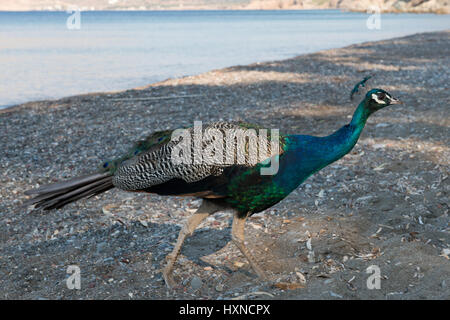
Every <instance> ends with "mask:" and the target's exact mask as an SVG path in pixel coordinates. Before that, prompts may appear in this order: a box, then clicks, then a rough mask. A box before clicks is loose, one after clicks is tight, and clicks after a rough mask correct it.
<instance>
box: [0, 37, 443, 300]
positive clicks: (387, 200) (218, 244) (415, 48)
mask: <svg viewBox="0 0 450 320" xmlns="http://www.w3.org/2000/svg"><path fill="white" fill-rule="evenodd" d="M367 75H372V76H373V82H371V83H369V85H370V86H371V87H379V88H382V89H385V90H387V91H388V92H390V93H392V94H393V95H394V96H396V97H398V98H400V99H401V100H402V101H403V102H404V104H403V105H399V106H392V107H389V108H386V109H385V110H382V111H380V112H378V113H376V114H375V115H373V116H372V117H371V118H370V119H369V121H368V123H367V125H366V127H365V129H364V131H363V133H362V136H361V138H360V140H359V142H358V144H357V145H356V147H355V148H354V149H353V150H352V151H351V153H349V154H348V155H346V156H345V157H344V158H343V159H341V160H339V161H338V162H335V163H334V164H332V165H330V166H329V167H326V168H324V169H323V170H321V171H320V172H318V173H317V174H315V175H314V176H312V177H311V178H309V179H308V180H307V181H306V182H305V183H304V184H302V185H301V186H300V187H299V188H298V189H297V190H296V191H295V192H293V193H292V194H291V195H290V196H289V197H288V198H286V199H285V200H283V201H282V202H280V203H279V204H277V205H276V206H274V207H272V208H270V209H268V210H266V211H264V212H262V213H259V214H256V215H254V216H252V217H251V218H250V219H249V220H248V223H247V226H246V237H247V242H248V247H249V248H250V250H251V251H252V252H253V253H254V255H255V256H256V258H257V260H258V261H259V263H260V265H261V266H263V267H264V268H265V270H267V272H268V273H269V274H270V275H271V278H272V279H273V281H272V282H271V283H264V282H261V281H259V280H258V279H257V278H256V276H255V275H254V274H253V272H252V270H251V268H250V266H249V265H248V263H247V261H246V260H245V258H244V257H243V256H242V255H241V254H240V252H239V251H238V249H237V248H236V247H235V246H234V245H233V244H232V243H231V242H230V240H231V236H230V232H231V218H232V215H231V213H230V212H223V213H218V214H215V215H214V216H212V217H210V218H208V219H207V220H206V221H205V222H204V223H203V224H202V225H201V226H200V227H199V229H197V231H196V233H195V234H194V235H193V236H192V237H191V238H189V239H188V240H187V241H186V243H185V246H184V248H183V250H182V255H181V256H180V258H179V260H178V263H177V264H176V267H175V273H174V276H175V279H176V280H177V281H178V283H179V286H178V287H177V288H176V289H175V290H173V291H169V290H168V289H167V288H166V287H165V285H164V281H163V279H162V276H161V273H160V272H159V269H160V268H161V267H162V266H163V265H164V257H165V255H166V254H167V253H169V252H170V251H171V250H172V248H173V244H174V241H175V240H176V237H177V235H178V232H179V230H180V227H181V225H182V224H183V223H184V221H185V220H186V218H187V217H188V216H190V215H191V214H192V213H193V212H195V209H196V208H197V207H198V206H199V205H200V200H197V199H194V198H189V197H188V198H177V197H160V196H156V195H149V194H136V193H126V192H123V191H119V190H116V189H114V190H111V191H108V192H107V193H105V194H102V195H100V196H97V197H94V198H91V199H86V200H81V201H78V202H76V203H73V204H70V205H68V206H66V207H64V208H63V209H60V210H52V211H40V210H33V208H24V207H23V206H21V205H22V203H23V202H24V201H25V200H26V199H27V197H26V196H25V195H24V191H25V190H28V189H30V188H34V187H38V186H39V185H43V184H47V183H51V182H55V181H59V180H63V179H68V178H71V177H74V176H77V175H82V174H88V173H91V172H93V171H95V170H96V168H98V166H99V165H100V164H101V163H102V162H103V161H105V160H108V159H113V158H115V157H118V156H120V155H121V154H122V153H123V152H125V151H126V150H127V148H129V147H130V146H131V145H132V144H133V142H134V141H136V140H139V139H142V138H144V137H145V136H147V135H148V134H150V133H151V132H153V131H157V130H164V129H171V128H178V127H183V126H191V125H193V123H194V120H196V121H197V120H201V121H203V122H204V123H207V122H213V121H219V120H245V121H248V122H252V123H257V124H259V125H262V126H264V127H266V128H274V129H279V130H280V132H284V133H300V134H309V135H318V136H324V135H328V134H330V133H332V132H334V131H335V130H337V129H338V128H340V127H341V126H343V125H345V124H346V123H348V122H349V120H350V119H349V118H350V117H351V115H352V113H353V111H354V110H355V108H356V106H357V104H358V103H359V101H360V100H361V96H360V95H359V96H357V97H356V98H355V99H354V100H353V101H351V100H350V91H351V90H352V88H353V86H354V85H355V84H356V83H357V82H358V81H361V80H362V79H363V78H364V77H365V76H367ZM449 83H450V31H444V32H433V33H423V34H415V35H411V36H407V37H402V38H395V39H390V40H384V41H377V42H367V43H362V44H355V45H351V46H348V47H344V48H337V49H331V50H326V51H320V52H317V53H313V54H307V55H301V56H298V57H295V58H292V59H287V60H282V61H269V62H264V63H257V64H251V65H241V66H240V65H239V66H234V67H230V68H225V69H221V70H212V71H210V72H207V73H204V74H200V75H196V76H188V77H183V78H177V79H168V80H166V81H163V82H158V83H154V84H150V85H148V86H145V87H140V88H134V89H130V90H125V91H120V92H102V93H92V94H85V95H79V96H72V97H66V98H63V99H59V100H51V101H36V102H29V103H25V104H22V105H18V106H15V107H12V108H8V109H3V110H0V132H1V136H2V139H1V140H0V150H2V156H1V158H2V161H1V162H0V171H1V176H0V198H1V201H0V288H1V290H0V298H1V299H244V298H245V299H256V298H264V299H449V298H450V283H449V279H450V261H449V254H450V251H449V250H450V249H449V246H450V236H449V231H450V229H449V218H448V212H449V205H448V204H449V203H450V200H449V191H450V184H449V178H448V177H449V171H450V112H449V110H450V109H449V105H450V95H449ZM70 265H77V266H79V268H80V269H81V274H82V285H81V289H80V290H70V289H68V288H67V286H66V279H67V277H68V274H67V272H66V271H67V267H68V266H70ZM371 265H377V266H378V267H379V268H380V270H381V275H382V278H381V279H382V280H381V287H380V288H379V289H369V288H368V287H367V277H368V276H369V275H368V274H367V273H366V270H367V268H368V267H369V266H371Z"/></svg>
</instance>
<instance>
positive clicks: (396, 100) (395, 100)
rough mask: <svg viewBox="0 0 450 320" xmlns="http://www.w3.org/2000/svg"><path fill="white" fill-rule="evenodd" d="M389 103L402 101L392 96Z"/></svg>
mask: <svg viewBox="0 0 450 320" xmlns="http://www.w3.org/2000/svg"><path fill="white" fill-rule="evenodd" d="M389 104H403V102H402V101H400V100H399V99H397V98H394V97H392V98H391V101H390V103H389Z"/></svg>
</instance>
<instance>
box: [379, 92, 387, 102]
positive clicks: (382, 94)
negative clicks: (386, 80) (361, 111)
mask: <svg viewBox="0 0 450 320" xmlns="http://www.w3.org/2000/svg"><path fill="white" fill-rule="evenodd" d="M384 98H386V94H385V93H383V92H380V93H379V94H378V99H380V100H384Z"/></svg>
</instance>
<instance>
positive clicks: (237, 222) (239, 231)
mask: <svg viewBox="0 0 450 320" xmlns="http://www.w3.org/2000/svg"><path fill="white" fill-rule="evenodd" d="M246 220H247V217H244V218H242V217H239V216H238V215H237V214H235V215H234V219H233V227H232V229H231V238H232V239H233V243H234V244H235V245H236V246H237V247H238V248H239V250H241V252H242V254H243V255H244V256H245V257H246V258H247V260H248V262H250V265H251V266H252V268H253V270H254V271H255V272H256V274H257V275H258V276H259V277H260V278H262V279H264V280H266V279H267V276H266V274H265V272H264V271H263V270H262V269H261V267H260V266H258V264H257V263H256V260H255V258H254V257H253V255H252V254H251V253H250V251H249V250H248V249H247V247H246V245H245V236H244V230H245V221H246Z"/></svg>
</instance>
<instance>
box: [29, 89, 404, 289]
mask: <svg viewBox="0 0 450 320" xmlns="http://www.w3.org/2000/svg"><path fill="white" fill-rule="evenodd" d="M399 103H401V102H400V100H398V99H396V98H394V97H393V96H392V95H391V94H389V93H388V92H386V91H385V90H382V89H371V90H369V91H368V92H367V94H366V95H365V96H364V98H363V100H362V101H361V102H360V104H359V105H358V107H357V108H356V111H355V112H354V114H353V117H352V119H351V121H350V123H349V124H347V125H344V126H343V127H342V128H340V129H339V130H337V131H336V132H334V133H332V134H330V135H328V136H324V137H316V136H309V135H298V134H280V133H278V134H276V132H275V133H272V132H271V134H270V142H269V139H268V138H267V139H266V140H264V139H262V140H257V142H256V144H257V145H258V147H259V148H260V149H261V150H262V149H265V150H266V151H268V152H269V153H266V154H267V159H264V161H261V159H256V161H255V159H254V157H251V156H250V155H251V154H252V148H251V147H252V146H251V143H250V142H251V141H255V140H251V139H250V138H251V137H250V135H249V136H248V137H247V138H248V139H247V138H246V137H244V143H243V148H242V149H243V151H242V152H243V153H241V156H242V157H241V158H240V160H241V161H237V156H236V157H235V156H233V155H231V156H230V157H229V160H230V159H231V160H232V161H223V162H220V161H219V162H218V161H216V162H214V161H212V160H211V157H209V158H207V157H206V158H207V159H206V160H205V159H202V160H203V161H198V159H195V157H196V154H195V152H194V154H192V153H189V147H191V148H192V149H193V148H194V147H195V146H194V144H195V141H194V140H195V139H191V138H192V137H194V136H195V135H196V134H203V135H204V136H206V137H207V138H206V139H203V140H201V143H200V147H204V148H203V149H202V148H200V149H198V150H203V151H204V150H206V149H208V148H209V149H208V150H209V151H211V152H210V154H211V155H213V158H214V156H216V158H215V159H221V157H222V156H224V157H225V156H227V157H228V156H229V155H230V154H228V152H229V150H232V148H225V149H223V148H222V149H220V148H217V149H214V148H210V147H211V145H216V146H218V145H220V142H223V140H225V135H224V133H227V134H228V133H229V132H234V133H236V132H248V131H249V130H250V131H251V130H254V131H256V130H260V131H259V132H261V130H263V128H261V127H259V126H257V125H254V124H249V123H245V122H239V121H238V122H223V121H221V122H213V123H210V124H208V125H206V126H205V127H202V128H200V129H201V130H200V131H198V130H197V132H195V131H196V130H195V128H193V127H190V128H180V129H177V130H166V131H158V132H154V133H152V134H150V135H149V136H148V137H147V138H145V139H144V140H141V141H138V142H137V143H135V144H134V145H133V146H132V148H131V149H130V150H129V151H128V152H127V153H126V154H124V155H123V156H122V157H120V158H117V159H114V160H111V161H106V162H104V163H102V164H101V166H100V168H99V169H98V170H97V171H96V172H95V173H93V174H90V175H86V176H82V177H77V178H74V179H71V180H68V181H63V182H58V183H54V184H49V185H45V186H42V187H39V188H37V189H32V190H28V191H26V192H25V194H26V195H33V196H34V197H33V198H31V199H29V200H27V201H26V202H25V205H34V206H35V208H43V209H44V210H50V209H58V208H61V207H63V206H65V205H67V204H68V203H71V202H73V201H76V200H79V199H81V198H87V197H92V196H95V195H98V194H100V193H103V192H105V191H107V190H109V189H112V188H118V189H122V190H125V191H133V192H147V193H153V194H158V195H165V196H193V197H197V198H201V199H202V203H201V205H200V207H199V208H198V210H197V211H196V212H195V213H194V214H193V215H192V216H191V217H189V218H188V219H187V221H186V222H185V224H184V226H183V227H182V228H181V231H180V233H179V235H178V239H177V242H176V244H175V246H174V248H173V251H172V252H171V253H170V254H168V255H167V257H166V261H167V263H166V265H165V267H164V268H163V270H162V274H163V277H164V280H165V282H166V285H167V286H168V287H169V288H171V287H173V286H174V285H175V284H176V282H175V281H174V279H173V276H172V273H173V268H174V264H175V262H176V260H177V257H178V256H179V253H180V250H181V247H182V245H183V242H184V240H185V239H186V237H188V236H190V235H192V234H193V233H194V230H195V229H196V227H197V226H198V225H199V224H200V223H201V222H202V221H203V220H204V219H205V218H207V217H208V216H209V215H212V214H214V213H216V212H218V211H223V210H232V211H233V222H232V228H231V229H232V231H231V235H232V237H231V239H232V242H233V243H234V244H235V245H236V246H237V248H238V249H239V250H240V251H241V253H242V254H243V255H244V256H245V257H246V259H247V260H248V262H249V264H250V266H251V268H252V269H253V270H254V272H255V273H256V274H257V275H258V276H259V277H260V278H262V279H265V280H267V279H268V277H267V275H266V272H265V271H264V270H263V269H262V268H261V267H260V266H259V265H258V263H257V261H256V259H255V258H254V256H253V255H252V254H251V252H250V251H249V249H248V248H247V246H246V244H245V237H244V228H245V221H246V219H247V218H248V217H250V216H251V215H253V214H255V213H258V212H261V211H263V210H265V209H267V208H270V207H272V206H273V205H275V204H276V203H278V202H279V201H281V200H283V199H284V198H285V197H287V196H288V195H289V194H290V193H291V192H292V191H293V190H294V189H296V188H297V187H298V186H299V185H300V184H301V183H302V182H304V181H305V180H306V179H307V178H308V177H309V176H311V175H312V174H314V173H315V172H317V171H319V170H321V169H322V168H324V167H326V166H328V165H329V164H331V163H333V162H334V161H336V160H338V159H340V158H342V157H343V156H344V155H346V154H347V153H349V152H350V150H352V148H353V147H354V146H355V144H356V142H357V141H358V139H359V136H360V134H361V132H362V130H363V128H364V125H365V123H366V121H367V119H368V118H369V116H370V115H371V114H373V113H374V112H376V111H378V110H380V109H383V108H385V107H387V106H389V105H393V104H399ZM217 137H219V138H217ZM221 139H222V141H221ZM226 140H227V142H224V144H226V145H228V147H230V146H235V145H237V142H236V141H237V140H238V139H237V138H236V139H233V136H232V138H231V139H226ZM182 142H183V143H184V146H183V147H180V145H181V144H182ZM218 143H219V144H218ZM197 144H198V143H197ZM197 147H198V145H197ZM205 148H206V149H205ZM175 149H177V152H174V150H175ZM227 150H228V151H227ZM212 151H214V152H212ZM174 155H177V156H178V158H177V159H176V160H177V161H174ZM253 155H254V153H253ZM183 157H184V158H183ZM175 158H176V157H175ZM180 159H181V160H183V161H180ZM193 160H194V161H193ZM195 160H197V161H195ZM274 163H276V164H277V166H276V167H275V169H276V170H275V171H273V172H272V174H267V172H266V174H263V170H264V169H267V171H270V170H268V169H270V168H271V166H272V165H273V164H274Z"/></svg>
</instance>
